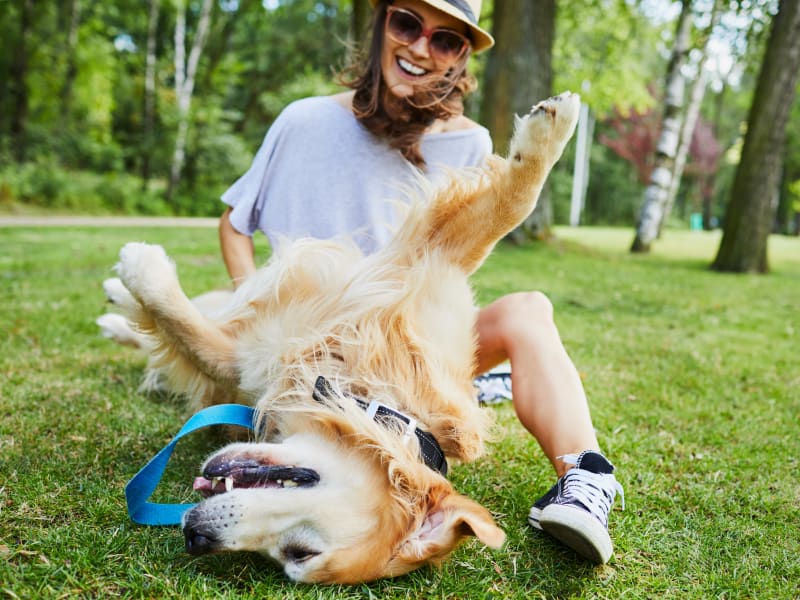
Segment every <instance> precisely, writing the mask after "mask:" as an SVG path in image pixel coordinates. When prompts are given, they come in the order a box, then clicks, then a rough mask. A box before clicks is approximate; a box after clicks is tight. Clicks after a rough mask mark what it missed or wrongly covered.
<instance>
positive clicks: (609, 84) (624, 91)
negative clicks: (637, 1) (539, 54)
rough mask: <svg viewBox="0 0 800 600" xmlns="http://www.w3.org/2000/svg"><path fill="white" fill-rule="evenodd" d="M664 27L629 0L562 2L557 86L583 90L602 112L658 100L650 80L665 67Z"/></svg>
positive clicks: (640, 106)
mask: <svg viewBox="0 0 800 600" xmlns="http://www.w3.org/2000/svg"><path fill="white" fill-rule="evenodd" d="M661 33H662V27H658V26H655V25H653V24H652V22H650V21H648V20H647V18H645V16H644V14H643V13H642V12H640V11H638V10H636V8H635V5H634V3H631V2H627V1H625V0H592V1H589V2H559V3H558V22H557V33H556V44H555V48H554V53H553V63H554V67H553V71H554V73H555V88H556V90H562V89H569V90H573V91H576V92H580V93H581V95H582V98H583V100H584V102H587V103H588V104H589V106H590V107H591V109H592V111H593V112H594V113H595V114H597V115H599V116H600V117H603V116H605V115H607V114H609V113H611V112H612V111H613V110H615V109H617V110H621V111H623V112H625V111H627V110H630V109H633V110H638V111H643V110H645V109H646V108H647V107H649V106H652V105H653V98H652V97H651V95H650V94H649V93H648V90H647V85H648V82H650V81H651V80H652V78H653V73H654V72H656V73H660V72H662V71H663V70H664V69H663V66H662V62H663V61H662V59H661V57H660V56H659V55H658V53H657V52H654V50H655V49H656V48H658V46H659V43H658V40H659V36H660V35H661Z"/></svg>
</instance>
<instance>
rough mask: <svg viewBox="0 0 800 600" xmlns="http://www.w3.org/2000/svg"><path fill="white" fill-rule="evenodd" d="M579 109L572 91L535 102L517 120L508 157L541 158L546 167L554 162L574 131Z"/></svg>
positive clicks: (515, 160)
mask: <svg viewBox="0 0 800 600" xmlns="http://www.w3.org/2000/svg"><path fill="white" fill-rule="evenodd" d="M580 108H581V99H580V96H578V94H573V93H571V92H564V93H563V94H560V95H558V96H553V97H552V98H548V99H547V100H544V101H542V102H539V103H538V104H536V105H534V106H533V108H531V110H530V112H529V113H528V114H527V115H525V116H524V117H521V118H519V117H518V118H517V120H516V126H515V128H514V137H513V139H512V140H511V151H510V153H509V158H510V159H511V160H512V161H513V162H514V163H524V162H526V161H536V162H537V163H538V162H539V161H540V160H544V161H545V163H546V164H547V166H550V165H552V164H554V163H555V162H556V161H557V160H558V158H559V157H560V156H561V153H562V152H563V151H564V147H565V146H566V145H567V142H568V141H569V139H570V138H571V137H572V134H573V133H574V132H575V126H576V125H577V123H578V114H579V112H580Z"/></svg>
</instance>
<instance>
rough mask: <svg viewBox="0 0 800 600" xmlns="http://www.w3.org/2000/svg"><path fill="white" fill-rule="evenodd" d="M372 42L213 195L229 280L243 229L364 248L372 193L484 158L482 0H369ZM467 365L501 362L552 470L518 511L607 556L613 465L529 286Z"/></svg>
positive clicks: (496, 312) (392, 191)
mask: <svg viewBox="0 0 800 600" xmlns="http://www.w3.org/2000/svg"><path fill="white" fill-rule="evenodd" d="M371 1H372V3H373V5H377V6H376V8H375V15H374V25H373V30H372V41H371V45H370V50H369V53H368V55H367V57H366V59H365V62H364V65H363V67H362V68H361V71H360V72H357V73H356V75H355V77H353V78H352V79H351V80H350V81H349V83H348V85H349V86H350V87H351V91H349V92H345V93H342V94H338V95H335V96H330V97H320V98H307V99H305V100H300V101H298V102H295V103H293V104H291V105H289V106H288V107H287V108H286V109H285V110H284V111H283V113H282V114H281V115H280V116H279V117H278V119H277V120H276V121H275V123H274V124H273V126H272V127H271V128H270V130H269V132H268V133H267V136H266V138H265V140H264V143H263V145H262V146H261V148H260V149H259V151H258V154H257V155H256V157H255V159H254V161H253V165H252V166H251V168H250V169H249V170H248V172H247V173H246V174H245V175H244V176H243V177H242V178H241V179H239V180H238V181H237V182H236V183H235V184H234V185H233V186H231V188H230V189H229V190H228V191H227V192H226V193H225V194H224V195H223V197H222V199H223V201H224V202H225V203H226V204H228V205H229V208H228V209H227V210H226V211H225V213H224V214H223V216H222V218H221V220H220V228H219V231H220V243H221V247H222V254H223V257H224V260H225V264H226V267H227V269H228V272H229V273H230V275H231V278H232V279H233V281H234V285H236V284H237V283H238V282H240V281H241V280H242V279H243V278H245V277H247V276H248V275H249V274H251V273H252V272H254V271H255V269H256V266H255V262H254V256H253V242H252V237H251V236H252V235H253V233H255V231H257V230H260V231H262V232H263V233H265V234H266V235H267V237H268V238H269V241H270V243H271V244H273V245H276V244H279V243H280V241H281V239H282V238H289V239H291V238H296V237H301V236H313V237H318V238H329V237H333V236H337V235H342V234H346V235H349V236H351V237H352V238H353V239H354V240H355V241H356V243H358V244H359V245H360V246H361V248H362V249H363V250H364V251H365V252H367V253H369V252H371V251H374V250H375V249H376V248H378V247H380V246H381V245H382V244H384V243H385V242H386V241H387V240H388V238H389V236H390V229H389V228H387V227H386V225H385V224H386V223H391V222H392V219H393V217H394V215H393V214H392V213H391V210H390V208H388V207H389V206H390V204H388V203H386V202H376V199H384V198H391V197H398V196H399V195H400V194H399V189H400V187H401V186H403V185H405V186H408V185H413V183H414V181H415V177H416V176H417V175H416V174H415V173H414V171H415V170H417V169H418V170H421V171H422V172H424V173H425V175H426V176H427V177H428V178H431V179H436V178H437V177H441V175H442V168H443V167H461V166H476V165H480V164H481V163H482V162H483V160H484V159H485V158H486V156H487V155H488V154H489V153H490V152H491V141H490V138H489V134H488V132H487V131H486V129H485V128H483V127H481V126H479V125H478V124H477V123H475V122H473V121H471V120H470V119H468V118H467V117H466V116H464V114H463V103H462V100H463V97H464V96H465V95H466V94H467V93H469V92H470V91H471V90H472V89H474V87H475V83H474V79H473V78H472V77H471V76H470V75H469V74H468V73H467V70H466V66H467V61H468V58H469V55H470V53H471V52H478V51H481V50H484V49H486V48H489V47H491V45H492V44H493V43H494V40H493V39H492V38H491V36H490V35H489V34H488V33H487V32H485V31H484V30H482V29H481V28H480V27H479V26H478V20H477V18H478V16H479V14H480V5H481V0H394V1H393V2H389V1H387V0H371ZM476 329H477V335H478V355H477V365H478V368H477V373H483V372H485V371H487V370H488V369H490V368H492V367H494V366H496V365H497V364H499V363H501V362H503V361H505V360H508V361H510V363H511V367H512V375H511V382H512V387H513V390H514V394H513V402H514V408H515V410H516V413H517V416H518V417H519V419H520V422H521V423H522V424H523V426H524V427H525V428H526V429H527V430H528V431H530V433H531V434H533V436H534V437H535V438H536V440H537V441H538V442H539V444H540V446H541V447H542V450H543V451H544V453H545V454H546V456H547V457H548V459H549V460H550V462H551V463H552V465H553V467H554V468H555V471H556V475H557V477H558V480H557V482H556V484H555V485H554V486H553V488H552V489H551V490H550V491H548V492H547V493H546V494H545V495H544V496H542V497H541V498H540V499H539V500H537V501H536V502H535V503H534V505H533V507H532V508H531V510H530V514H529V516H528V521H529V522H530V523H531V525H532V526H533V527H535V528H537V529H543V530H545V531H547V532H548V533H550V534H552V535H553V536H554V537H556V538H557V539H559V540H560V541H562V542H563V543H565V544H566V545H568V546H570V547H571V548H573V549H574V550H576V551H577V552H578V553H580V554H581V555H583V556H585V557H586V558H588V559H589V560H592V561H594V562H598V563H605V562H607V561H608V559H609V557H610V556H611V553H612V544H611V539H610V537H609V535H608V528H607V523H608V513H609V510H610V508H611V504H612V503H613V501H614V498H615V495H616V493H617V491H619V492H621V487H620V486H619V484H618V483H617V482H616V480H615V478H614V475H613V471H614V467H613V466H612V465H611V463H610V462H609V461H608V460H607V459H606V458H605V457H604V456H603V455H602V454H601V453H600V451H599V444H598V441H597V438H596V436H595V433H594V429H593V427H592V422H591V418H590V415H589V408H588V405H587V401H586V396H585V394H584V390H583V386H582V384H581V380H580V377H579V375H578V372H577V370H576V368H575V366H574V365H573V364H572V362H571V360H570V358H569V356H568V355H567V353H566V351H565V349H564V346H563V345H562V343H561V339H560V337H559V334H558V330H557V329H556V326H555V323H554V321H553V307H552V305H551V304H550V302H549V300H548V299H547V298H546V297H545V296H544V295H543V294H541V293H539V292H525V293H516V294H511V295H509V296H506V297H503V298H500V299H499V300H496V301H495V302H493V303H492V304H490V305H489V306H487V307H485V308H483V309H482V310H480V311H479V313H478V317H477V322H476Z"/></svg>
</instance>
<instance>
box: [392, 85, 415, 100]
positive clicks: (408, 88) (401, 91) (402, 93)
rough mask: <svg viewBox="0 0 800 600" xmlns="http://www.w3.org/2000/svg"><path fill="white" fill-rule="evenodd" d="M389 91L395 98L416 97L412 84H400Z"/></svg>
mask: <svg viewBox="0 0 800 600" xmlns="http://www.w3.org/2000/svg"><path fill="white" fill-rule="evenodd" d="M389 91H390V92H391V94H392V96H394V97H395V98H398V99H402V98H409V97H411V96H413V95H414V86H413V85H411V84H410V83H405V82H400V83H396V84H394V85H393V86H392V87H390V88H389Z"/></svg>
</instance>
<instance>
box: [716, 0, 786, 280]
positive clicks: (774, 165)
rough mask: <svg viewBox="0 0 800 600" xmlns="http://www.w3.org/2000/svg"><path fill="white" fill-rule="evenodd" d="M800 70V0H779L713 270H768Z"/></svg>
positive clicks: (749, 271) (748, 271)
mask: <svg viewBox="0 0 800 600" xmlns="http://www.w3.org/2000/svg"><path fill="white" fill-rule="evenodd" d="M799 74H800V2H797V0H780V3H779V6H778V12H777V13H776V15H775V16H774V17H773V19H772V29H771V32H770V36H769V41H768V42H767V50H766V53H765V54H764V60H763V62H762V64H761V71H760V73H759V76H758V83H757V84H756V90H755V93H754V96H753V102H752V104H751V107H750V114H749V116H748V119H747V134H746V136H745V141H744V147H743V148H742V158H741V161H740V162H739V165H738V167H737V168H736V176H735V178H734V183H733V188H732V190H731V195H730V202H729V204H728V210H727V212H726V215H725V226H724V230H723V235H722V240H721V241H720V246H719V250H718V252H717V256H716V258H715V259H714V262H713V263H712V265H711V268H712V269H715V270H717V271H731V272H739V273H766V272H767V271H768V270H769V262H768V257H767V239H768V237H769V234H770V231H771V229H772V220H773V216H774V212H775V208H776V206H777V194H778V183H779V181H780V176H781V166H782V151H783V145H784V142H785V139H786V124H787V122H788V118H789V111H790V109H791V106H792V102H793V101H794V97H795V93H796V89H797V82H798V75H799Z"/></svg>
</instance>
